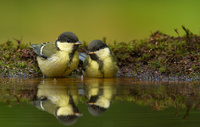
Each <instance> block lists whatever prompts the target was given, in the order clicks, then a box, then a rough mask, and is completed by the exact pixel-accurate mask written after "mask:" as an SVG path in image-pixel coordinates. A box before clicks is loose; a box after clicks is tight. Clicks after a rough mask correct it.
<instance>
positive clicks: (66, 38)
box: [57, 32, 79, 43]
mask: <svg viewBox="0 0 200 127" xmlns="http://www.w3.org/2000/svg"><path fill="white" fill-rule="evenodd" d="M57 41H60V42H68V43H76V42H78V41H79V40H78V37H77V36H76V34H74V33H72V32H64V33H62V34H61V35H60V36H59V37H58V39H57Z"/></svg>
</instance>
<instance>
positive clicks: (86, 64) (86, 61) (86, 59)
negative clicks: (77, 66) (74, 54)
mask: <svg viewBox="0 0 200 127" xmlns="http://www.w3.org/2000/svg"><path fill="white" fill-rule="evenodd" d="M88 64H89V56H87V57H86V58H85V60H84V62H83V70H84V71H85V68H86V66H88Z"/></svg>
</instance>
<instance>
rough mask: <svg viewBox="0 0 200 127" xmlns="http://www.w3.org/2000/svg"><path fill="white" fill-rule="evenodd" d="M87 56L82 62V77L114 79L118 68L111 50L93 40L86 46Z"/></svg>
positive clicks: (100, 42) (98, 41)
mask: <svg viewBox="0 0 200 127" xmlns="http://www.w3.org/2000/svg"><path fill="white" fill-rule="evenodd" d="M87 54H88V56H87V57H86V59H85V60H84V62H83V70H84V71H85V73H84V75H85V76H88V77H99V78H100V77H103V78H106V77H114V76H115V75H116V74H117V72H118V70H119V68H118V66H117V59H116V57H115V55H114V53H113V52H112V51H111V49H110V48H109V47H108V46H107V45H106V44H105V43H103V42H102V41H101V40H93V41H92V42H90V44H89V45H88V52H87Z"/></svg>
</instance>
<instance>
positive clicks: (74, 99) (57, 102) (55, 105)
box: [34, 82, 82, 125]
mask: <svg viewBox="0 0 200 127" xmlns="http://www.w3.org/2000/svg"><path fill="white" fill-rule="evenodd" d="M77 103H78V88H77V86H75V85H66V84H65V85H61V84H58V83H56V82H54V83H52V82H51V83H47V82H46V83H45V82H43V83H41V84H40V85H38V92H37V99H36V100H35V101H34V105H35V106H36V107H37V108H39V109H41V110H43V111H46V112H49V113H50V114H53V115H54V116H55V117H56V118H57V119H58V120H59V121H60V122H61V123H62V124H64V125H72V124H74V123H76V122H77V120H78V117H80V116H82V114H81V113H80V112H79V110H78V108H77V106H76V105H77Z"/></svg>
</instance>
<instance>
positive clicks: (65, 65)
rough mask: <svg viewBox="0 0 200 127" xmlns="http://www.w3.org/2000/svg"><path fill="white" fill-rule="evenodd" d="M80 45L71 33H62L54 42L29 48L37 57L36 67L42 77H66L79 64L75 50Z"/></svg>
mask: <svg viewBox="0 0 200 127" xmlns="http://www.w3.org/2000/svg"><path fill="white" fill-rule="evenodd" d="M81 44H82V43H81V42H80V41H79V39H78V37H77V36H76V35H75V34H74V33H72V32H68V31H67V32H63V33H62V34H60V35H59V37H58V38H57V39H56V41H54V42H46V43H42V44H33V45H30V47H31V48H32V49H33V51H34V52H35V53H36V54H37V55H38V56H37V62H38V66H39V68H40V70H41V72H42V73H43V75H44V77H50V78H60V77H66V76H68V75H69V74H70V73H71V72H72V71H73V70H74V69H75V68H76V67H77V66H78V63H79V56H78V52H77V49H78V47H79V45H81Z"/></svg>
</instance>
